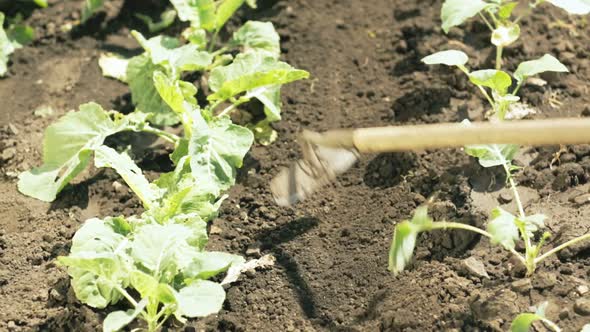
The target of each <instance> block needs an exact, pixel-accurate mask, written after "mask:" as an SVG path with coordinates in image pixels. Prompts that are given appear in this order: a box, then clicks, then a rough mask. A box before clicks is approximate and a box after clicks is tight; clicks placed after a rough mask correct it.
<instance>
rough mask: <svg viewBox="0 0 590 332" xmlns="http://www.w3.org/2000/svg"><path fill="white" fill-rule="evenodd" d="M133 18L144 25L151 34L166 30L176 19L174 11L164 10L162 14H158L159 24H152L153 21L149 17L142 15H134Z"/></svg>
mask: <svg viewBox="0 0 590 332" xmlns="http://www.w3.org/2000/svg"><path fill="white" fill-rule="evenodd" d="M135 17H137V18H138V19H140V20H141V21H142V22H143V23H145V25H147V27H148V30H149V31H150V32H151V33H157V32H160V31H162V30H164V29H166V28H167V27H169V26H171V25H172V23H174V20H175V19H176V10H174V9H168V10H165V11H164V12H163V13H162V14H160V21H159V22H154V20H153V19H152V18H151V17H149V16H147V15H143V14H135Z"/></svg>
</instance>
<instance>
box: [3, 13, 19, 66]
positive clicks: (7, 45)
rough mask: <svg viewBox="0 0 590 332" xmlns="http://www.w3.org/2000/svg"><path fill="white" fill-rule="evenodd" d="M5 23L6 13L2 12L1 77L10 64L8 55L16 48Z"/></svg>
mask: <svg viewBox="0 0 590 332" xmlns="http://www.w3.org/2000/svg"><path fill="white" fill-rule="evenodd" d="M3 25H4V13H2V12H0V77H2V76H4V75H6V71H7V68H8V67H7V66H8V60H9V59H8V56H9V55H10V54H12V53H13V52H14V50H15V47H14V45H13V44H12V42H11V41H10V39H8V36H7V35H6V32H5V31H4V28H3Z"/></svg>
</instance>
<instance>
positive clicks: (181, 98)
mask: <svg viewBox="0 0 590 332" xmlns="http://www.w3.org/2000/svg"><path fill="white" fill-rule="evenodd" d="M153 79H154V86H155V88H156V90H157V91H158V94H159V95H160V97H161V98H162V99H163V100H164V101H165V102H166V104H168V106H170V108H171V109H172V110H173V111H174V112H176V114H178V116H180V117H182V116H183V114H185V113H188V112H189V111H190V110H192V109H193V108H194V107H196V100H194V103H193V102H189V105H185V103H186V101H185V99H187V97H189V98H193V99H194V95H196V94H197V88H196V87H195V86H194V85H193V84H192V83H189V82H184V81H180V80H177V79H173V78H170V77H169V76H168V75H166V74H164V73H163V72H161V71H159V70H158V71H155V72H154V78H153ZM187 95H188V96H187ZM191 101H193V100H191Z"/></svg>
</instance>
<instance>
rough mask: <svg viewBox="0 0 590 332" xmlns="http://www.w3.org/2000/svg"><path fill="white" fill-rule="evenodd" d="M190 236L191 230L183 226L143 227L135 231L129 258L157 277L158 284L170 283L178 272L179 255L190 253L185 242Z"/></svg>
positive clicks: (155, 225) (158, 225) (149, 225)
mask: <svg viewBox="0 0 590 332" xmlns="http://www.w3.org/2000/svg"><path fill="white" fill-rule="evenodd" d="M191 234H192V233H191V230H190V229H189V228H188V227H186V226H184V225H178V224H166V225H160V224H147V225H143V226H141V227H140V228H139V229H137V230H136V232H135V236H134V238H133V241H132V243H131V244H130V248H131V257H133V259H134V261H135V262H136V263H139V264H141V265H142V266H143V267H144V268H146V269H147V270H149V271H150V272H152V274H155V275H157V276H159V278H158V281H159V282H160V281H171V280H172V279H173V278H174V276H175V275H176V274H177V272H178V268H179V255H181V254H184V252H185V251H188V252H190V249H191V248H190V247H189V246H188V244H187V242H186V241H187V239H188V238H189V237H190V236H191ZM195 250H196V249H195Z"/></svg>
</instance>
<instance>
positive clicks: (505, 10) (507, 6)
mask: <svg viewBox="0 0 590 332" xmlns="http://www.w3.org/2000/svg"><path fill="white" fill-rule="evenodd" d="M517 5H518V1H515V2H507V3H504V4H502V5H501V6H500V8H499V9H498V16H499V17H500V18H501V19H504V20H507V19H509V18H510V15H512V11H514V8H516V6H517Z"/></svg>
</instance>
